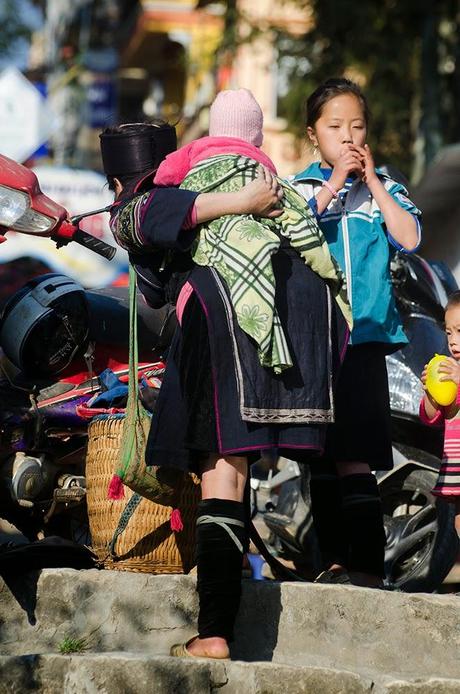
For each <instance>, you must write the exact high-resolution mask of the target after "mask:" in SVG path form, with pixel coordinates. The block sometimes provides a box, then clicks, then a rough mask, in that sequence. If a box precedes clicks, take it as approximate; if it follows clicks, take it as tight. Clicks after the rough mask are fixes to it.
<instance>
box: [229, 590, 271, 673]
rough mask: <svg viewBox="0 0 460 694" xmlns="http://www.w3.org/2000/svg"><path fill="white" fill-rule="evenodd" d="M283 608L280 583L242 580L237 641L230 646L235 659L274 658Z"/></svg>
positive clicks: (236, 631)
mask: <svg viewBox="0 0 460 694" xmlns="http://www.w3.org/2000/svg"><path fill="white" fill-rule="evenodd" d="M282 609H283V608H282V604H281V584H280V583H278V582H276V581H273V582H271V581H270V582H269V581H252V580H248V581H243V596H242V600H241V607H240V611H239V613H238V617H237V620H236V625H235V641H234V642H233V644H232V645H231V648H230V652H231V657H232V659H233V660H245V661H248V662H250V661H255V660H264V661H271V660H273V654H274V651H275V648H276V644H277V643H278V627H279V622H280V617H281V612H282Z"/></svg>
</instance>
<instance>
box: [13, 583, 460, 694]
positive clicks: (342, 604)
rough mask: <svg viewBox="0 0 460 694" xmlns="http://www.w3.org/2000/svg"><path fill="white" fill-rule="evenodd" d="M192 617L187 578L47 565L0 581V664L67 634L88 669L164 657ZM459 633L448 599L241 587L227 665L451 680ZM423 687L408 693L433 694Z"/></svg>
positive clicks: (458, 662)
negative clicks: (111, 659)
mask: <svg viewBox="0 0 460 694" xmlns="http://www.w3.org/2000/svg"><path fill="white" fill-rule="evenodd" d="M196 617H197V597H196V592H195V581H194V579H193V578H192V577H190V576H152V575H150V574H135V573H128V572H117V571H97V570H90V571H74V570H72V569H48V570H44V571H42V572H41V574H29V575H27V576H26V577H24V578H23V579H21V581H18V580H16V581H14V582H12V581H9V583H8V584H6V583H5V582H1V581H0V653H2V654H3V655H5V656H6V655H18V656H22V655H26V654H40V653H41V654H45V653H48V654H50V653H59V648H60V645H61V644H62V643H63V641H64V639H66V638H76V639H84V640H85V646H86V649H87V650H86V651H85V653H86V655H85V656H80V657H84V658H85V659H87V658H89V659H90V660H89V661H88V662H94V663H96V662H99V661H97V659H96V660H94V659H93V660H91V658H93V656H91V657H90V655H89V652H92V653H109V652H120V651H122V652H136V653H138V654H146V655H148V656H149V657H151V656H165V655H167V654H168V653H169V648H170V646H171V645H172V644H173V643H176V642H179V641H183V640H186V639H188V638H190V636H192V635H193V634H194V632H195V625H196ZM459 627H460V600H459V598H457V597H455V596H445V595H427V594H416V595H415V594H413V595H409V594H404V593H388V592H385V591H373V590H369V589H363V588H356V587H342V586H328V585H312V584H300V583H299V584H297V583H275V582H263V581H243V598H242V604H241V609H240V614H239V616H238V620H237V625H236V634H237V640H236V643H235V644H234V647H233V651H232V658H233V659H235V660H242V661H248V662H251V661H265V662H266V663H273V664H277V665H286V666H291V667H307V668H323V669H324V668H325V669H327V670H330V669H331V668H332V669H333V670H337V671H347V672H348V673H357V674H359V675H360V677H362V678H368V679H370V680H372V681H374V680H379V681H380V680H381V679H382V678H384V679H385V678H387V677H392V678H393V679H402V680H414V679H416V678H421V679H422V680H426V679H429V678H433V677H435V678H436V677H437V678H440V677H444V678H451V679H453V680H460V659H459V658H458V653H459V647H460V628H459ZM47 657H48V656H47ZM49 657H51V656H49ZM98 657H102V656H98ZM118 657H121V656H118ZM133 657H134V656H133ZM138 657H141V656H140V655H138ZM75 658H76V661H75V662H77V661H78V658H79V657H78V656H74V657H72V658H71V659H70V660H71V661H72V662H73V661H74V659H75ZM94 658H96V656H94ZM67 660H68V659H67ZM167 661H168V662H169V659H167ZM18 662H21V663H22V662H28V661H27V660H26V661H23V660H21V661H18ZM56 662H57V661H56ZM65 662H67V661H65ZM85 662H86V660H85ZM149 662H150V661H149ZM155 662H156V661H155ZM158 662H162V661H158ZM173 662H176V663H177V662H179V661H177V660H174V661H173ZM187 662H190V661H187ZM192 662H196V661H192ZM200 662H201V661H200ZM206 662H207V661H206ZM146 667H147V666H146ZM149 667H150V666H149ZM152 667H153V666H152ZM155 667H156V666H155ZM158 667H160V666H158ZM168 667H169V666H168ZM232 667H233V664H232ZM239 667H243V665H241V664H240V665H239ZM260 667H262V666H260ZM262 669H263V668H262ZM264 672H265V671H264ZM411 686H412V684H411ZM424 686H425V685H423V686H422V684H421V685H420V687H421V688H419V690H413V689H410V690H407V691H408V692H409V691H420V692H425V691H426V692H428V691H430V694H431V692H433V691H436V692H437V691H438V690H437V689H436V690H434V689H431V690H427V689H423V687H424ZM446 686H447V685H446ZM5 691H9V690H5ZM16 691H18V690H16ZM19 691H20V690H19ZM69 691H72V690H69ZM94 691H96V690H94ZM184 691H188V690H184ZM190 691H192V690H190ZM204 691H209V689H206V690H204ZM229 691H230V690H229ZM254 691H259V690H254ZM265 691H271V690H266V689H264V688H263V687H262V688H261V689H260V692H265ZM287 691H289V690H287ZM298 691H304V690H302V689H300V690H298ZM305 691H313V690H309V689H305ZM326 691H328V690H326ZM331 691H335V690H331ZM343 691H348V690H343ZM356 691H360V690H356ZM363 691H367V690H363ZM394 691H401V692H405V691H406V690H404V689H400V690H396V689H395V690H394ZM446 691H450V690H448V689H447V690H446ZM452 691H454V690H452ZM455 691H458V692H460V685H459V687H458V689H457V690H455ZM136 694H137V692H136Z"/></svg>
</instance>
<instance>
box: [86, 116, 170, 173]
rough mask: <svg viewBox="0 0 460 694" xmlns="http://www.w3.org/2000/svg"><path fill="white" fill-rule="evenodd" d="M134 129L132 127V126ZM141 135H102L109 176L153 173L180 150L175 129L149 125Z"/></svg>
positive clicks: (100, 136) (129, 133) (121, 132)
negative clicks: (166, 159) (167, 157)
mask: <svg viewBox="0 0 460 694" xmlns="http://www.w3.org/2000/svg"><path fill="white" fill-rule="evenodd" d="M130 125H132V124H130ZM142 125H143V126H144V128H143V129H142V130H140V131H139V132H133V131H132V130H131V132H126V133H124V132H123V130H122V129H121V130H120V131H119V132H116V133H101V134H100V135H99V138H100V140H101V154H102V164H103V167H104V172H105V173H106V175H107V176H116V177H122V176H127V175H132V174H137V173H139V174H141V173H144V172H146V171H153V170H154V169H156V168H158V166H159V165H160V163H161V162H162V161H163V159H164V158H165V157H166V155H167V154H169V153H170V152H174V150H175V149H176V148H177V136H176V129H175V128H174V127H173V126H172V125H168V124H167V123H165V124H164V125H159V126H156V125H147V128H146V127H145V124H142Z"/></svg>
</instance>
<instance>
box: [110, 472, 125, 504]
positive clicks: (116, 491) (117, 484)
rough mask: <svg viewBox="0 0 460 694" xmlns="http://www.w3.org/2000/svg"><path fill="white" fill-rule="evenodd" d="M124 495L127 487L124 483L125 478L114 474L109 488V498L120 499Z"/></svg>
mask: <svg viewBox="0 0 460 694" xmlns="http://www.w3.org/2000/svg"><path fill="white" fill-rule="evenodd" d="M124 496H125V488H124V485H123V480H122V479H121V477H120V476H119V475H113V477H112V479H111V480H110V484H109V488H108V490H107V498H108V499H113V500H114V501H118V500H119V499H123V498H124Z"/></svg>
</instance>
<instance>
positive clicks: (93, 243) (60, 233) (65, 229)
mask: <svg viewBox="0 0 460 694" xmlns="http://www.w3.org/2000/svg"><path fill="white" fill-rule="evenodd" d="M52 238H54V240H55V241H56V243H57V245H58V246H62V245H65V244H67V243H69V241H76V243H79V244H80V245H81V246H85V248H88V249H89V250H90V251H94V253H98V254H99V255H102V256H103V257H104V258H107V259H108V260H112V258H113V256H114V255H115V253H116V252H117V249H116V248H114V247H113V246H110V245H109V244H108V243H105V241H101V239H97V238H96V237H95V236H92V235H91V234H88V233H87V232H86V231H83V230H82V229H79V228H78V227H77V226H76V225H75V224H73V223H72V222H71V221H68V220H64V221H63V222H62V223H61V224H60V225H59V227H58V229H57V230H56V231H55V233H54V234H53V236H52Z"/></svg>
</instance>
